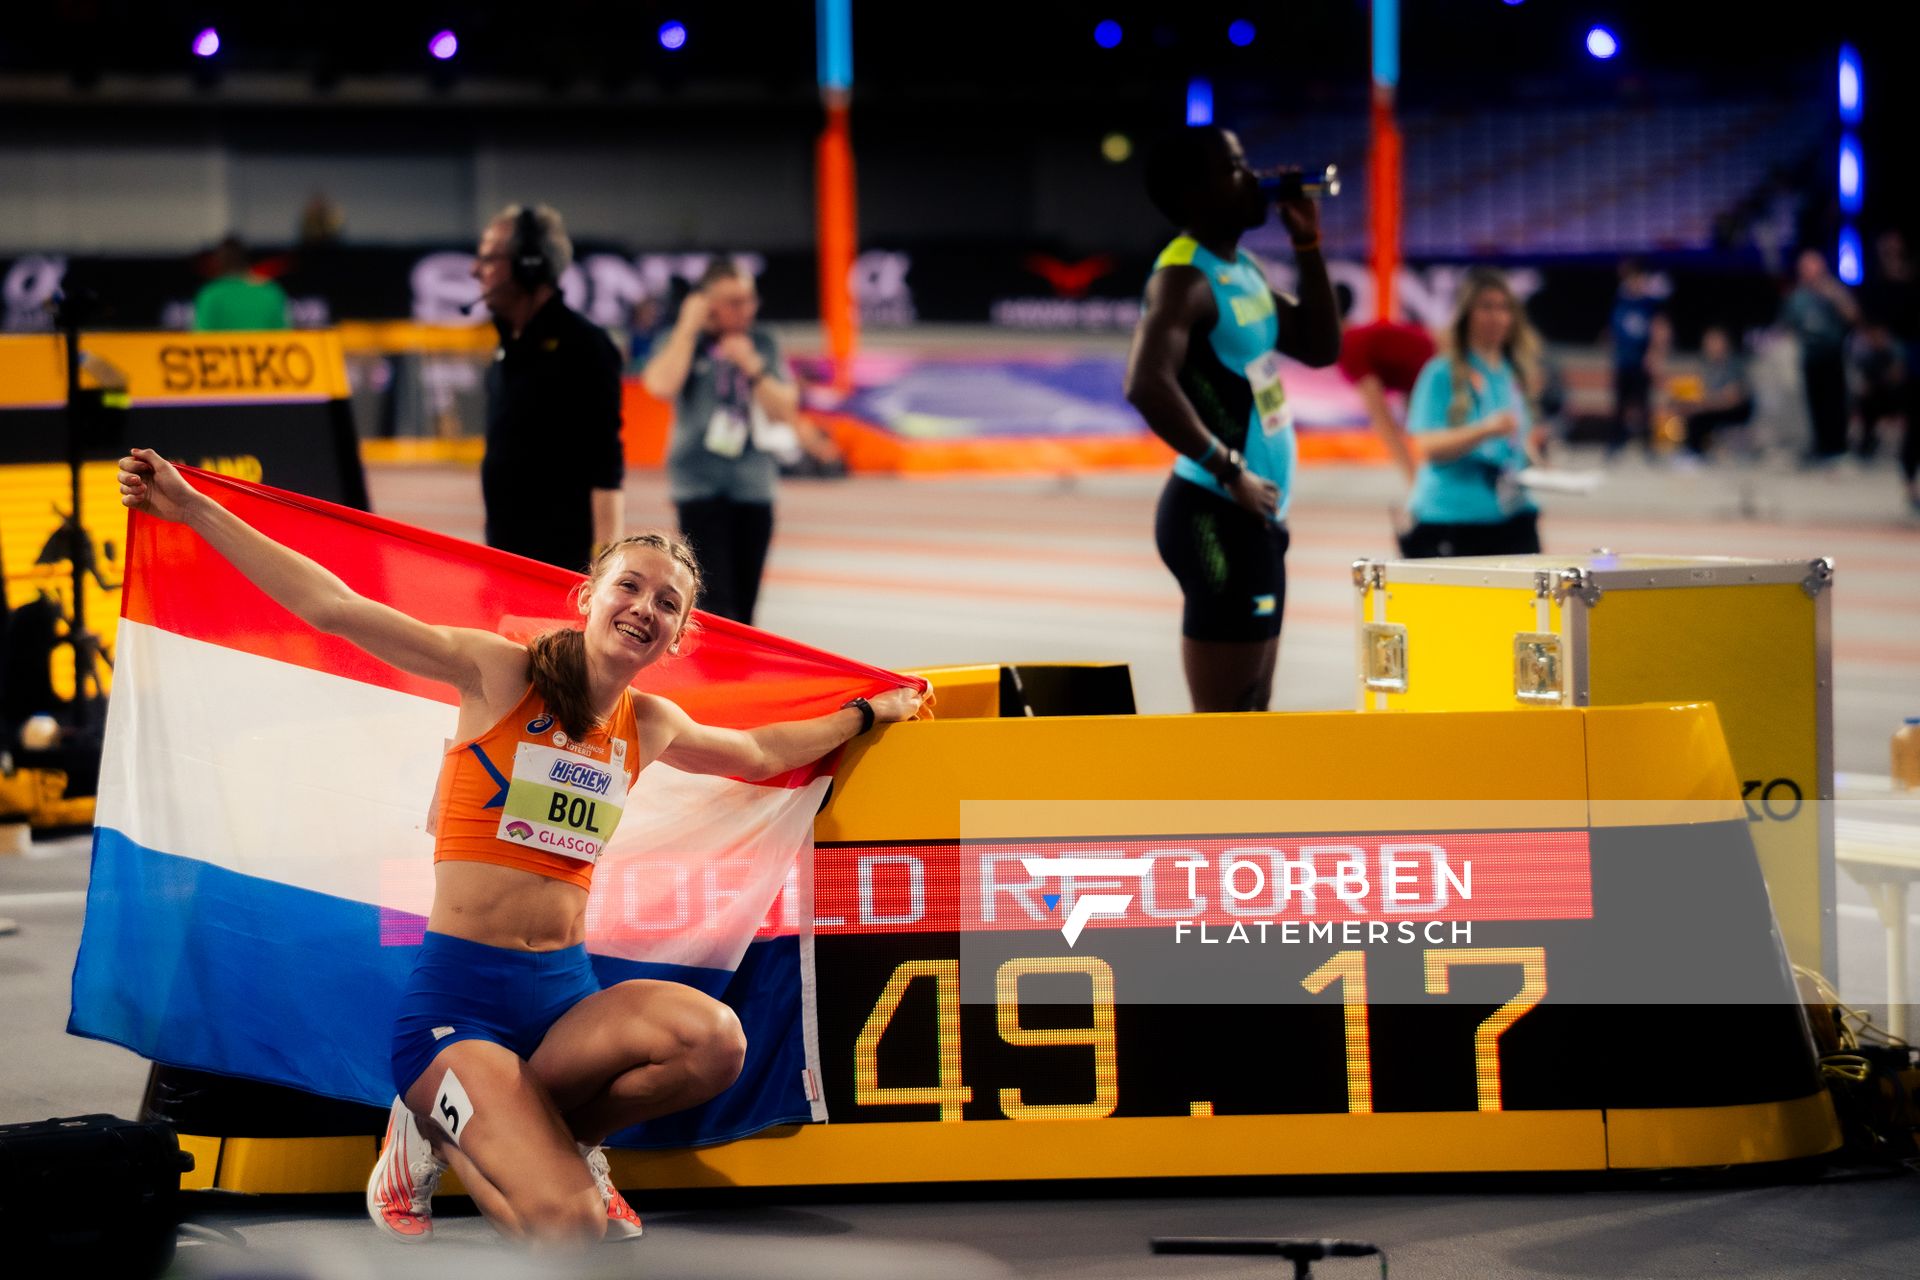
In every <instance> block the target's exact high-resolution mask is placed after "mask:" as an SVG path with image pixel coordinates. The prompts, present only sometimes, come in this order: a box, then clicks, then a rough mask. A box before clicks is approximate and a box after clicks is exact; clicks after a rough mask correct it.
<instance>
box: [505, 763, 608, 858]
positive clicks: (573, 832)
mask: <svg viewBox="0 0 1920 1280" xmlns="http://www.w3.org/2000/svg"><path fill="white" fill-rule="evenodd" d="M613 746H614V749H615V750H614V754H615V757H616V759H615V762H614V763H613V764H607V763H605V762H603V761H600V760H593V759H589V758H588V757H586V756H580V755H575V754H574V753H573V752H571V751H563V750H561V749H560V748H559V747H557V746H555V747H550V746H547V745H546V744H545V743H540V742H522V743H521V744H520V745H519V747H518V748H517V749H515V751H514V753H513V776H512V777H511V778H510V779H509V780H508V783H507V804H506V812H505V813H503V814H502V815H501V818H500V827H499V829H498V830H497V831H495V832H494V834H495V835H497V836H499V837H500V839H502V840H505V841H507V842H508V843H510V844H519V845H527V846H529V847H531V848H535V849H544V850H546V851H547V852H549V853H557V854H560V855H561V856H563V857H568V858H577V859H578V860H580V861H581V862H594V861H597V860H598V859H599V857H600V854H601V851H602V850H604V849H605V848H606V847H607V839H608V837H610V836H612V835H613V829H614V827H616V826H618V825H619V822H620V813H621V810H622V809H624V808H625V807H626V803H627V791H628V790H629V789H630V788H631V787H632V786H633V778H632V775H630V774H628V773H627V771H626V770H625V769H624V768H622V767H621V766H622V765H623V764H624V763H625V756H626V746H627V744H626V743H625V742H624V741H622V740H620V739H617V738H616V739H615V740H614V743H613Z"/></svg>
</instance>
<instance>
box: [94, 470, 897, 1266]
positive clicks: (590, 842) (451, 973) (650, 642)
mask: <svg viewBox="0 0 1920 1280" xmlns="http://www.w3.org/2000/svg"><path fill="white" fill-rule="evenodd" d="M120 491H121V502H122V503H123V504H124V505H126V506H129V507H135V508H138V509H140V510H142V511H145V512H147V513H149V514H151V515H154V516H157V517H159V518H161V519H163V520H175V521H180V522H182V523H184V524H186V525H187V526H188V527H190V528H191V529H193V530H194V531H195V532H197V533H199V534H200V535H201V536H202V537H203V538H205V539H206V540H207V542H208V543H209V544H210V545H211V546H212V547H213V548H214V549H215V550H217V551H219V552H220V553H221V554H222V555H223V556H225V557H226V558H227V559H228V560H229V561H230V562H232V564H233V565H234V567H235V568H237V569H238V570H240V572H241V573H243V574H244V575H246V577H247V578H248V579H249V580H250V581H251V582H253V583H254V585H255V586H258V587H259V588H260V589H261V590H262V591H264V592H266V593H267V594H268V595H269V596H271V597H272V598H273V599H274V600H275V601H277V602H278V603H280V604H281V605H283V606H284V607H286V608H287V609H288V610H290V611H291V612H293V613H294V614H296V615H298V616H299V617H300V618H302V619H304V620H305V621H306V622H307V623H308V624H310V625H312V626H314V627H316V628H318V629H320V630H322V631H326V632H329V633H331V634H334V635H338V636H342V637H344V638H345V639H347V640H349V641H352V642H353V643H354V644H356V645H358V646H360V647H361V648H362V649H365V650H366V651H367V652H368V653H370V654H372V655H373V656H374V657H376V658H378V659H380V660H381V661H383V662H387V663H391V664H392V665H393V666H396V667H399V668H400V669H401V670H404V671H409V672H412V673H413V674H415V675H418V676H422V677H424V678H426V679H430V680H441V681H445V682H446V683H447V684H450V685H452V686H453V687H454V688H455V689H457V690H458V691H459V694H460V715H459V722H458V728H457V730H456V735H455V743H454V745H453V746H451V747H449V748H448V749H447V751H446V754H445V758H444V760H443V761H442V765H441V774H440V783H439V794H438V797H437V803H436V808H437V811H438V813H439V820H438V824H437V828H436V832H435V840H436V843H435V847H434V863H435V866H434V876H435V885H434V895H433V909H432V913H431V914H430V915H429V917H428V920H427V935H426V941H425V944H424V945H423V946H422V947H421V950H420V957H419V960H418V962H417V964H416V966H415V968H414V972H413V976H412V978H411V979H410V980H409V982H408V985H407V991H406V995H405V996H404V997H403V999H402V1002H401V1007H400V1014H399V1017H398V1019H397V1020H396V1022H395V1024H394V1038H393V1070H394V1081H395V1085H396V1087H397V1088H398V1090H399V1096H398V1097H396V1098H395V1099H394V1103H393V1109H392V1112H391V1114H390V1116H389V1119H388V1123H387V1135H386V1140H385V1143H384V1146H383V1147H382V1150H381V1153H380V1159H379V1162H378V1163H377V1164H376V1165H375V1167H374V1170H373V1175H372V1177H371V1179H370V1180H369V1182H368V1184H367V1210H368V1212H369V1214H371V1215H372V1217H373V1220H374V1221H375V1222H376V1223H378V1224H379V1225H380V1226H381V1227H382V1228H383V1229H384V1230H385V1231H387V1232H388V1233H390V1234H392V1235H394V1236H397V1237H399V1238H401V1239H406V1240H425V1239H427V1238H428V1237H429V1235H430V1234H431V1232H432V1217H431V1213H432V1210H431V1201H432V1196H433V1191H434V1188H435V1186H436V1185H437V1184H438V1183H439V1180H440V1175H441V1174H442V1173H443V1172H444V1171H445V1170H446V1169H447V1168H448V1167H449V1166H451V1167H452V1168H453V1169H454V1170H455V1171H456V1172H458V1173H459V1175H460V1180H461V1182H463V1183H464V1184H465V1185H466V1188H467V1190H468V1192H469V1193H470V1194H471V1195H472V1196H473V1200H474V1203H475V1204H477V1205H478V1206H479V1207H480V1210H481V1212H483V1213H484V1214H485V1215H486V1216H487V1218H488V1219H489V1220H491V1221H492V1222H493V1224H494V1225H495V1226H496V1227H497V1228H499V1229H500V1231H501V1232H502V1233H504V1234H506V1235H507V1236H509V1237H512V1238H516V1239H524V1240H528V1241H532V1242H536V1243H543V1244H544V1243H553V1244H559V1243H568V1242H578V1241H582V1240H598V1239H602V1238H632V1237H635V1236H638V1235H639V1234H640V1219H639V1217H638V1216H637V1215H635V1213H634V1212H633V1210H632V1209H631V1208H630V1207H629V1206H628V1205H627V1202H626V1200H625V1199H624V1198H623V1197H622V1196H621V1195H620V1193H619V1191H618V1190H616V1189H615V1188H614V1186H613V1183H612V1180H611V1179H610V1178H609V1177H608V1173H607V1160H606V1156H605V1154H604V1153H603V1152H602V1151H601V1150H600V1145H599V1144H600V1143H601V1142H602V1141H604V1140H605V1139H606V1137H607V1135H608V1134H610V1133H613V1132H615V1131H617V1130H620V1129H624V1128H626V1127H627V1126H629V1125H633V1124H638V1123H640V1122H641V1121H643V1120H650V1119H652V1118H654V1117H656V1116H662V1115H666V1114H668V1113H670V1112H674V1111H679V1110H681V1109H683V1108H685V1107H690V1106H693V1105H695V1104H697V1103H701V1102H704V1101H706V1100H707V1099H709V1098H711V1097H713V1096H714V1095H716V1094H718V1093H719V1092H720V1091H721V1090H723V1089H725V1088H726V1087H727V1086H728V1085H730V1084H732V1083H733V1081H734V1079H735V1077H736V1076H738V1075H739V1073H740V1065H741V1061H742V1058H743V1056H744V1054H745V1052H746V1038H745V1036H744V1035H743V1034H742V1033H741V1030H740V1022H739V1020H738V1019H737V1018H736V1017H735V1016H734V1013H733V1011H732V1010H731V1009H729V1008H728V1007H727V1006H726V1005H724V1004H722V1003H720V1002H719V1001H718V1000H715V999H713V998H712V997H710V996H707V995H704V994H702V993H701V992H699V991H696V990H694V989H693V988H692V987H688V986H683V985H681V984H679V983H675V982H655V981H639V980H636V981H631V982H622V983H619V984H618V985H616V986H613V987H609V988H607V989H605V990H602V989H601V988H600V984H599V983H598V982H597V981H596V980H595V978H594V973H593V969H592V966H591V964H590V963H589V961H588V957H587V950H586V944H585V938H586V909H587V886H588V884H589V882H590V879H591V877H592V874H593V863H594V859H595V858H597V857H598V855H599V852H600V850H601V849H602V848H603V847H604V846H605V843H606V837H607V835H608V834H610V832H611V830H612V826H613V823H614V822H615V821H617V820H618V817H619V807H620V806H621V805H622V804H623V803H624V800H625V797H626V794H627V790H628V788H629V786H630V785H631V784H632V782H633V779H634V776H635V775H637V774H638V773H639V771H640V770H641V769H644V768H645V767H646V766H647V765H648V764H650V763H652V762H653V761H655V760H661V761H665V762H666V763H667V764H669V765H671V766H673V767H674V768H676V769H683V770H686V771H688V772H692V773H710V774H719V775H723V776H730V777H744V778H749V779H757V778H768V777H773V776H775V775H777V774H780V773H784V772H786V771H788V770H790V769H794V768H797V767H799V766H800V765H803V764H807V763H809V762H811V761H814V760H817V759H819V758H820V757H821V756H823V755H825V754H826V753H827V752H829V751H831V750H833V749H834V748H835V747H837V746H839V745H840V744H842V743H843V742H846V741H847V740H849V739H850V738H852V737H854V736H855V735H857V734H859V733H861V732H863V731H864V730H865V729H867V728H868V727H870V726H871V725H872V724H873V723H874V722H875V721H881V722H889V721H897V720H905V719H908V718H910V717H912V716H913V714H914V713H915V712H916V711H917V710H918V709H919V707H920V703H921V700H922V696H923V695H922V694H921V692H920V691H918V690H915V689H890V690H888V691H886V692H885V693H883V694H880V695H878V696H876V697H875V698H874V699H873V701H872V702H871V704H869V703H867V702H866V701H865V700H864V699H855V700H854V701H852V702H850V703H848V704H847V705H846V706H845V707H842V708H841V709H840V710H838V711H836V712H834V713H833V714H831V715H825V716H820V717H818V718H816V719H812V720H796V721H790V722H787V723H784V724H775V725H768V726H766V727H764V728H760V729H754V730H750V731H740V730H733V729H717V728H711V727H709V726H707V725H702V724H696V723H695V722H694V721H693V720H692V719H691V718H689V717H688V716H687V714H686V713H685V712H684V711H682V710H681V709H680V708H679V707H678V706H676V705H675V704H674V703H672V702H669V701H667V700H666V699H665V698H660V697H655V696H653V695H651V694H644V693H636V692H634V691H633V690H632V689H630V688H629V687H628V686H629V685H630V684H631V683H632V681H633V679H634V677H635V676H636V675H638V674H639V672H640V671H641V669H642V668H644V667H646V666H648V665H649V664H651V663H653V662H657V661H659V660H660V659H661V658H662V657H664V656H666V655H668V654H671V653H677V652H678V651H679V647H680V642H681V638H682V636H683V635H684V634H685V632H686V628H687V620H688V616H689V614H690V613H691V612H692V609H693V602H694V599H695V597H696V595H697V594H698V592H699V589H700V570H699V567H698V565H697V564H696V563H695V561H694V558H693V555H692V553H691V552H690V551H689V550H688V549H687V547H686V546H685V544H683V543H681V542H679V541H677V540H675V539H673V538H670V537H668V536H666V535H664V534H658V533H644V534H639V535H636V536H634V537H630V538H626V539H623V540H622V541H620V542H616V543H614V544H613V545H612V546H610V547H608V548H607V549H606V550H605V551H603V552H602V553H601V554H600V555H599V557H598V558H597V559H596V560H595V561H594V564H593V567H592V574H591V577H590V578H589V579H588V580H587V581H586V582H583V583H582V584H581V585H580V587H579V588H578V591H577V593H576V603H577V606H578V608H579V610H580V613H581V615H582V617H583V619H584V626H582V627H580V628H577V629H576V628H564V629H561V630H557V631H550V632H547V633H546V634H544V635H541V636H538V637H536V638H535V639H534V640H532V641H531V642H530V643H527V644H517V643H515V642H513V641H511V640H508V639H506V638H504V637H502V636H499V635H495V634H493V633H491V632H486V631H479V630H473V629H468V628H463V627H439V626H431V625H429V624H427V623H424V622H421V621H419V620H417V619H415V618H412V617H409V616H408V615H406V614H404V613H401V612H399V611H398V610H395V609H392V608H389V607H388V606H386V605H384V604H380V603H377V602H375V601H372V600H368V599H366V598H364V597H362V596H360V595H357V594H355V593H354V592H353V591H352V590H350V589H349V588H348V587H347V586H346V584H345V583H343V582H341V581H340V579H339V578H337V577H335V576H334V575H333V574H332V573H331V572H329V571H328V570H326V569H324V568H322V567H321V566H319V565H318V564H316V563H314V562H313V561H312V560H309V559H307V558H306V557H305V556H303V555H300V554H299V553H297V552H295V551H292V550H289V549H288V548H286V547H283V546H281V545H280V544H278V543H276V542H274V541H273V540H272V539H270V538H268V537H267V536H266V535H264V534H262V533H260V532H258V531H257V530H255V529H253V528H251V527H250V526H248V525H247V524H245V523H244V522H242V521H241V520H240V519H238V518H237V517H235V516H234V515H233V514H232V513H230V512H228V511H227V510H226V509H225V508H223V507H221V506H220V505H219V504H217V503H215V502H213V501H212V500H211V499H209V498H206V497H204V496H202V495H201V494H200V493H198V492H197V491H196V490H195V489H194V488H193V487H192V486H190V485H189V484H188V483H187V482H186V480H185V479H183V478H182V477H181V475H180V473H179V472H178V471H177V470H175V469H174V467H173V466H172V464H170V463H168V462H167V461H166V460H165V459H164V458H162V457H160V455H159V454H157V453H154V452H153V451H152V450H149V449H135V450H133V454H132V456H131V457H127V458H122V459H121V460H120ZM562 765H564V766H565V767H564V768H557V766H562ZM588 775H595V776H593V777H588ZM598 775H610V776H607V777H600V776H598ZM555 778H565V779H568V780H578V779H583V778H584V779H586V783H587V785H586V788H585V789H586V790H588V791H591V792H593V793H594V794H596V795H597V796H599V797H602V798H601V799H599V800H598V802H597V803H596V804H594V805H591V806H589V805H585V804H571V803H569V804H565V805H546V806H545V807H544V808H542V807H541V806H540V805H538V804H536V805H535V808H536V809H538V810H539V812H538V813H536V815H535V816H536V818H537V819H538V820H537V821H536V822H529V821H527V820H526V816H527V813H528V812H529V811H530V810H529V806H528V804H527V803H518V804H517V803H516V800H517V799H519V800H523V801H539V800H541V799H542V798H543V797H545V796H547V795H548V793H550V792H551V793H552V794H563V792H560V791H555V790H554V783H553V779H555ZM602 784H604V785H602ZM516 792H520V793H521V795H520V796H518V797H516V795H515V793H516ZM542 836H544V837H546V839H544V840H542V839H541V838H540V837H542ZM556 849H564V850H566V852H555V851H554V850H556ZM429 1121H431V1123H428V1122H429Z"/></svg>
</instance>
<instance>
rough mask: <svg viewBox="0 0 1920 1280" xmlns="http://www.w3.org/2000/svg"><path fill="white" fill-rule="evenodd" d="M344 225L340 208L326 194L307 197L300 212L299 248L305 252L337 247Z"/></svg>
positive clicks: (318, 192)
mask: <svg viewBox="0 0 1920 1280" xmlns="http://www.w3.org/2000/svg"><path fill="white" fill-rule="evenodd" d="M346 225H347V219H346V215H345V214H343V213H341V212H340V206H339V205H337V204H335V203H334V202H333V199H332V198H331V197H330V196H328V195H327V193H326V192H324V191H315V192H314V193H313V194H312V195H310V196H308V197H307V203H306V204H305V206H303V207H302V208H301V210H300V248H301V249H302V250H307V249H317V248H322V247H331V246H334V245H337V244H339V243H340V232H341V230H342V229H343V228H344V227H345V226H346Z"/></svg>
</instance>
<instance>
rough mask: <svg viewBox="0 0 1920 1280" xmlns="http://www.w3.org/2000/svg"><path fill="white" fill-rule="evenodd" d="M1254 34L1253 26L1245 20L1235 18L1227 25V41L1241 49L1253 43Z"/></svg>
mask: <svg viewBox="0 0 1920 1280" xmlns="http://www.w3.org/2000/svg"><path fill="white" fill-rule="evenodd" d="M1256 34H1258V33H1257V32H1255V31H1254V29H1253V24H1252V23H1251V22H1248V21H1247V20H1246V19H1245V18H1235V19H1234V20H1233V21H1232V22H1231V23H1229V24H1228V25H1227V40H1228V41H1229V42H1230V43H1232V44H1234V45H1236V46H1238V47H1239V48H1242V49H1244V48H1246V47H1247V46H1248V45H1250V44H1252V43H1253V37H1254V36H1255V35H1256Z"/></svg>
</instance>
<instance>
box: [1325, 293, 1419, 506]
mask: <svg viewBox="0 0 1920 1280" xmlns="http://www.w3.org/2000/svg"><path fill="white" fill-rule="evenodd" d="M1433 354H1434V345H1433V337H1432V335H1430V334H1429V333H1428V332H1427V331H1426V330H1425V329H1424V328H1422V327H1420V326H1419V325H1417V324H1405V323H1402V322H1400V321H1397V320H1375V321H1374V322H1373V323H1371V324H1363V325H1357V326H1355V327H1354V328H1351V329H1348V330H1346V332H1344V333H1343V334H1341V335H1340V372H1341V373H1343V374H1345V375H1346V377H1347V381H1348V382H1351V383H1352V384H1353V386H1354V390H1356V391H1358V392H1359V393H1360V399H1361V401H1362V402H1363V403H1364V404H1365V405H1366V407H1367V420H1368V421H1369V422H1371V423H1372V424H1373V430H1374V432H1375V434H1377V435H1378V436H1379V437H1380V440H1381V442H1382V443H1383V444H1385V445H1386V446H1387V452H1388V454H1389V455H1391V456H1392V458H1393V463H1394V465H1395V466H1397V467H1399V468H1400V474H1401V475H1403V476H1404V477H1406V479H1407V480H1408V482H1409V483H1411V482H1412V480H1413V477H1414V472H1415V471H1416V470H1417V468H1418V463H1417V461H1416V459H1415V458H1414V454H1413V450H1412V448H1411V447H1409V445H1408V443H1407V431H1406V428H1405V427H1403V426H1402V425H1401V424H1400V420H1399V419H1398V418H1396V417H1395V416H1394V414H1393V410H1392V408H1391V407H1390V406H1389V405H1388V403H1387V395H1388V393H1392V394H1394V395H1397V396H1402V397H1404V396H1406V395H1407V394H1408V393H1409V392H1411V391H1412V390H1413V384H1414V382H1415V380H1416V379H1418V378H1419V377H1420V370H1421V369H1422V368H1424V367H1425V366H1426V363H1427V361H1429V360H1431V359H1433Z"/></svg>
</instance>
